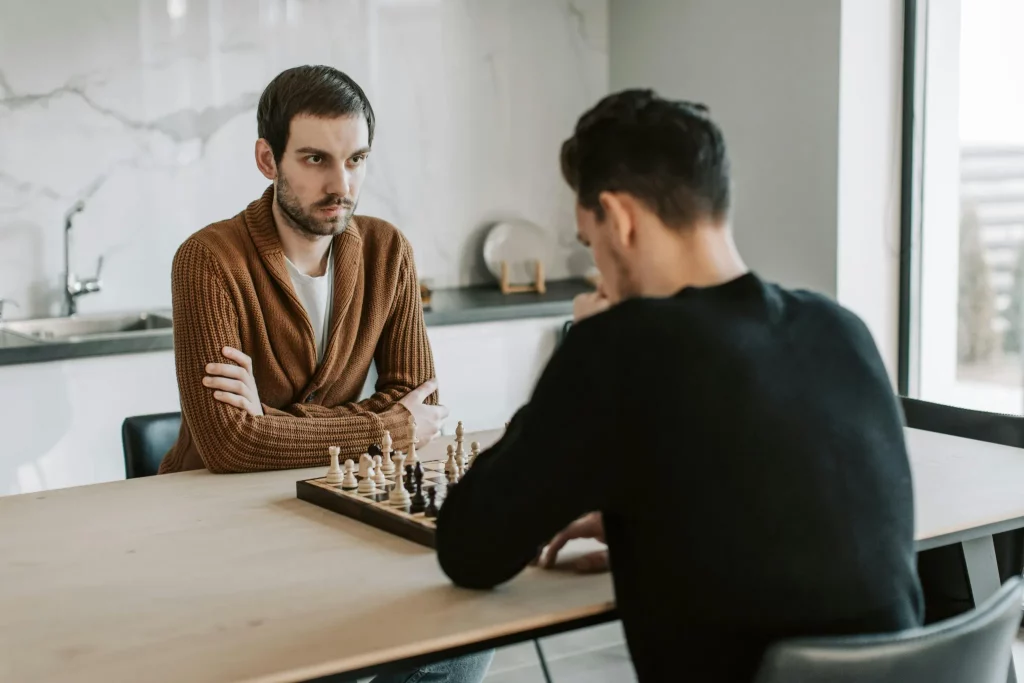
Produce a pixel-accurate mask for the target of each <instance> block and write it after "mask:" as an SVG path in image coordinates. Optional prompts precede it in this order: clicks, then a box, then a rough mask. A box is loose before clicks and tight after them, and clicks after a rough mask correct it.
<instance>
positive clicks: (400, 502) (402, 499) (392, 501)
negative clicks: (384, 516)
mask: <svg viewBox="0 0 1024 683" xmlns="http://www.w3.org/2000/svg"><path fill="white" fill-rule="evenodd" d="M395 459H396V460H397V461H398V462H397V463H396V464H395V468H396V471H397V476H398V479H396V480H395V485H394V486H393V487H391V495H389V496H388V505H390V506H391V507H396V508H404V507H408V506H409V492H408V491H406V490H405V482H404V481H403V476H404V475H403V474H402V463H403V461H404V460H405V456H404V455H402V454H401V453H398V454H397V455H396V456H395Z"/></svg>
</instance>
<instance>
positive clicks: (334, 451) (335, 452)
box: [324, 446, 342, 486]
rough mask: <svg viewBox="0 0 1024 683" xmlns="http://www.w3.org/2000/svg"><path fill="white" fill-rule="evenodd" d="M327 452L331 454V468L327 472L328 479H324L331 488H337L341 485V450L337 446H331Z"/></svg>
mask: <svg viewBox="0 0 1024 683" xmlns="http://www.w3.org/2000/svg"><path fill="white" fill-rule="evenodd" d="M327 452H328V453H330V454H331V466H330V468H328V470H327V477H326V478H325V479H324V481H326V482H327V483H328V484H330V485H331V486H337V485H338V484H340V483H341V475H342V472H341V465H340V464H338V456H339V455H340V454H341V449H340V448H338V447H337V446H331V447H330V448H329V449H327Z"/></svg>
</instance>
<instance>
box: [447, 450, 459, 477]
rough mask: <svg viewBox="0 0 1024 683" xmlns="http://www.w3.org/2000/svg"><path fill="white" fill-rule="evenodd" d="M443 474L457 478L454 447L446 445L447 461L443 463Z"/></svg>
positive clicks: (456, 461) (457, 471) (457, 466)
mask: <svg viewBox="0 0 1024 683" xmlns="http://www.w3.org/2000/svg"><path fill="white" fill-rule="evenodd" d="M444 472H445V474H447V475H448V476H449V477H458V476H459V462H458V460H457V459H456V457H455V446H453V445H451V444H448V460H446V461H445V463H444Z"/></svg>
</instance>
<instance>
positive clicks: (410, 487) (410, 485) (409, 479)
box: [405, 463, 419, 493]
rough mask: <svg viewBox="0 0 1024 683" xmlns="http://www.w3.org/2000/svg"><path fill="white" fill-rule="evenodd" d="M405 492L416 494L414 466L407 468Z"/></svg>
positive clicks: (407, 466)
mask: <svg viewBox="0 0 1024 683" xmlns="http://www.w3.org/2000/svg"><path fill="white" fill-rule="evenodd" d="M417 464H419V463H417ZM405 490H406V491H408V492H409V493H415V491H416V481H415V480H414V479H413V476H412V465H406V466H405Z"/></svg>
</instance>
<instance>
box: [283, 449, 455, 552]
mask: <svg viewBox="0 0 1024 683" xmlns="http://www.w3.org/2000/svg"><path fill="white" fill-rule="evenodd" d="M421 465H422V467H423V482H422V487H423V496H424V498H426V497H427V491H428V490H429V489H431V488H434V489H436V491H437V492H436V493H435V494H434V496H435V500H434V502H435V504H436V505H437V507H438V508H440V507H441V504H442V501H443V500H444V494H445V492H446V491H447V489H448V476H447V475H446V474H445V472H444V463H443V462H433V461H428V462H423V461H421ZM356 478H357V479H359V480H362V477H360V476H358V475H357V477H356ZM394 487H395V480H394V478H393V477H387V478H386V483H385V484H384V486H377V490H376V492H374V493H365V494H364V493H359V492H358V490H355V489H353V490H350V491H348V490H345V489H343V488H341V485H340V484H338V485H333V484H328V483H327V482H326V479H325V477H317V478H316V479H304V480H301V481H299V482H296V484H295V488H296V496H298V498H299V499H300V500H304V501H307V502H309V503H312V504H314V505H319V506H320V507H322V508H326V509H328V510H331V511H333V512H337V513H338V514H341V515H345V516H346V517H352V518H353V519H358V520H359V521H361V522H363V523H365V524H369V525H370V526H373V527H377V528H378V529H381V530H382V531H387V532H389V533H392V534H395V535H397V536H401V537H403V538H406V539H408V540H410V541H414V542H416V543H420V544H422V545H425V546H427V547H430V548H433V547H435V542H434V531H435V529H436V525H435V520H434V519H433V518H430V517H426V516H425V515H424V513H422V512H416V513H411V512H409V508H408V507H406V508H400V507H394V506H392V505H390V504H389V503H388V494H389V492H390V491H391V489H393V488H394ZM411 495H412V494H411V493H410V496H411Z"/></svg>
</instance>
